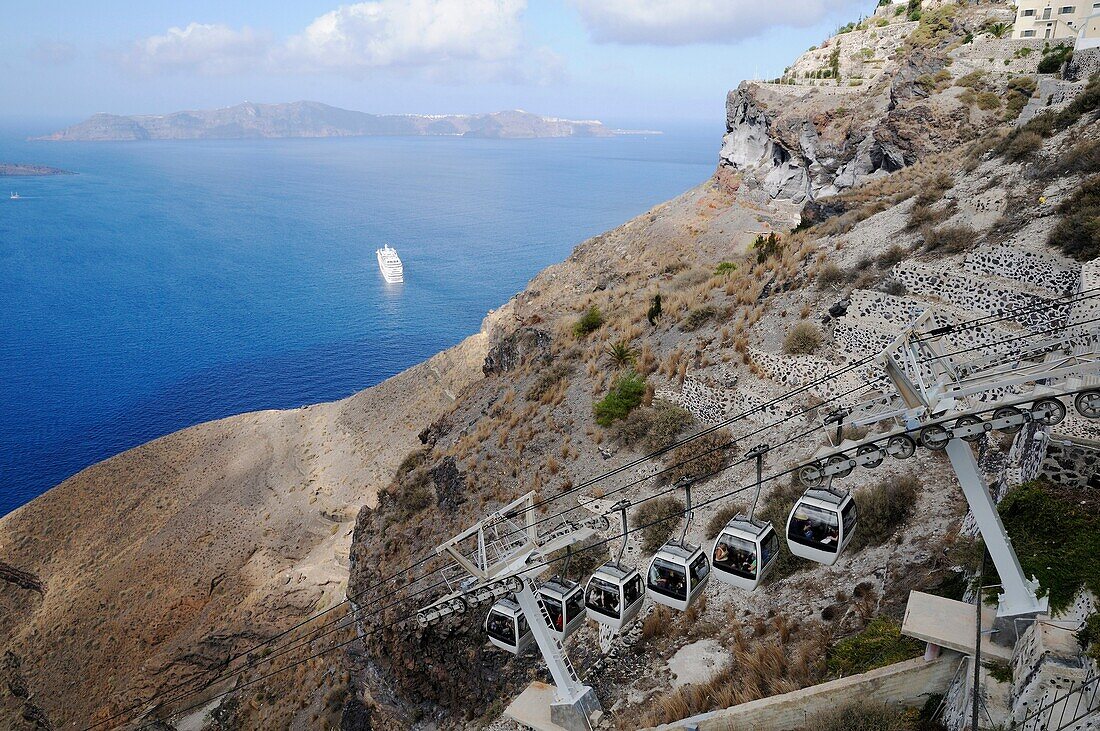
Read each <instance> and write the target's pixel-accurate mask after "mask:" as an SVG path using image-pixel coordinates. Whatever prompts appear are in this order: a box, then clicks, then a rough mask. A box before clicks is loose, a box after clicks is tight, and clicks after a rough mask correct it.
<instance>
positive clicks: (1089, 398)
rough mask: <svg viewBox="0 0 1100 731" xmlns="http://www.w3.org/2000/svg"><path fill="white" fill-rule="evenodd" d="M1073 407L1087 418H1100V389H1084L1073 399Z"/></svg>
mask: <svg viewBox="0 0 1100 731" xmlns="http://www.w3.org/2000/svg"><path fill="white" fill-rule="evenodd" d="M1073 407H1074V408H1075V409H1077V413H1078V414H1080V415H1081V416H1083V417H1085V418H1086V419H1100V391H1083V392H1081V393H1079V394H1077V398H1075V399H1073Z"/></svg>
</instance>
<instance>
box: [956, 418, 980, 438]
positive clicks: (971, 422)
mask: <svg viewBox="0 0 1100 731" xmlns="http://www.w3.org/2000/svg"><path fill="white" fill-rule="evenodd" d="M981 424H982V420H981V419H980V418H978V417H977V416H974V415H973V414H967V415H966V416H960V417H959V418H958V420H957V421H956V422H955V428H956V429H959V428H962V427H966V426H980V425H981ZM983 436H985V432H984V431H981V432H978V433H977V434H967V435H966V436H964V437H962V438H963V439H965V440H966V441H968V442H977V441H981V438H982V437H983Z"/></svg>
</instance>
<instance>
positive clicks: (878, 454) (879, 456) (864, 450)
mask: <svg viewBox="0 0 1100 731" xmlns="http://www.w3.org/2000/svg"><path fill="white" fill-rule="evenodd" d="M866 454H874V455H875V456H874V457H873V458H872V459H871V461H869V462H865V463H864V464H863V466H864V467H868V468H870V469H872V470H873V469H874V468H876V467H878V466H879V465H880V464H882V460H883V459H884V458H885V457H886V454H885V453H884V452H883V451H882V450H881V449H880V448H879V446H878V445H877V444H864V445H863V446H862V447H859V448H858V449H857V450H856V456H857V457H862V456H864V455H866Z"/></svg>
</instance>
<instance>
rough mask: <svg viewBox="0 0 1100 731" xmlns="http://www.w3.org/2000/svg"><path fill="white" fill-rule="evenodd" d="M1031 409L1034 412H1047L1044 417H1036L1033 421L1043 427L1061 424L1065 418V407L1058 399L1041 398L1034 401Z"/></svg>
mask: <svg viewBox="0 0 1100 731" xmlns="http://www.w3.org/2000/svg"><path fill="white" fill-rule="evenodd" d="M1031 408H1032V409H1033V410H1035V411H1045V412H1047V413H1046V415H1045V416H1038V417H1036V418H1035V421H1037V422H1039V423H1040V424H1042V425H1043V426H1054V425H1055V424H1061V423H1062V421H1063V420H1064V419H1065V418H1066V405H1065V404H1064V403H1062V401H1061V400H1060V399H1056V398H1043V399H1039V400H1038V401H1036V402H1035V403H1034V404H1033V405H1032V406H1031Z"/></svg>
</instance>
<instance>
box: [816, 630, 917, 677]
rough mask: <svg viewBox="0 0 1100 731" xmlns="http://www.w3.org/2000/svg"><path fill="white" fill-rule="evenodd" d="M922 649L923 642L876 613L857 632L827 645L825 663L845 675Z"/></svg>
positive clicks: (879, 665) (871, 667)
mask: <svg viewBox="0 0 1100 731" xmlns="http://www.w3.org/2000/svg"><path fill="white" fill-rule="evenodd" d="M922 652H924V643H923V642H921V641H920V640H914V639H913V638H911V637H905V636H903V635H902V634H901V627H899V626H898V624H897V623H896V622H894V621H893V620H892V619H889V618H888V617H876V618H875V619H872V620H871V621H870V623H868V625H867V626H866V627H865V628H864V629H863V631H862V632H860V633H859V634H857V635H853V636H852V637H846V638H845V639H843V640H841V641H840V642H838V643H836V645H834V646H833V647H832V648H830V649H829V652H828V655H827V658H826V665H827V666H828V668H829V671H830V672H831V673H833V674H834V675H837V676H840V677H844V676H847V675H857V674H859V673H865V672H867V671H869V670H874V669H875V668H881V667H885V666H886V665H893V664H894V663H896V662H902V661H903V660H909V659H911V658H914V657H917V656H918V655H920V654H921V653H922Z"/></svg>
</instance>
